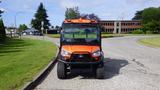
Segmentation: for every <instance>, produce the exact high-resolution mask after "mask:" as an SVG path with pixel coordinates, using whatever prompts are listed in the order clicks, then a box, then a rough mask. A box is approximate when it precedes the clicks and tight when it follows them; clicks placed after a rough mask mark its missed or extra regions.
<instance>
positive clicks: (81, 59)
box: [71, 54, 93, 62]
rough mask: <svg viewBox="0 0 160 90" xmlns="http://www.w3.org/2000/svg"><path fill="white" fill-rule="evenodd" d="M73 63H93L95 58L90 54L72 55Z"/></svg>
mask: <svg viewBox="0 0 160 90" xmlns="http://www.w3.org/2000/svg"><path fill="white" fill-rule="evenodd" d="M71 61H72V62H92V61H93V58H92V57H91V55H90V54H72V55H71Z"/></svg>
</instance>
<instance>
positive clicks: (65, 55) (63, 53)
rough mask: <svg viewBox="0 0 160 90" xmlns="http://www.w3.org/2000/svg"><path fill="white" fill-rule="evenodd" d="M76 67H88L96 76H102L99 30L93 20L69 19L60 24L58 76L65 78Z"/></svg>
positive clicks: (102, 66)
mask: <svg viewBox="0 0 160 90" xmlns="http://www.w3.org/2000/svg"><path fill="white" fill-rule="evenodd" d="M77 67H79V68H83V69H85V68H86V67H90V68H91V69H92V70H93V72H95V74H96V77H97V78H103V77H104V64H103V52H102V48H101V30H100V28H99V25H98V22H97V21H95V20H88V19H81V18H80V19H70V20H65V21H64V22H63V24H62V30H61V38H60V54H59V58H58V65H57V76H58V78H60V79H65V78H66V76H67V73H68V72H70V71H71V69H73V68H77ZM84 67H85V68H84Z"/></svg>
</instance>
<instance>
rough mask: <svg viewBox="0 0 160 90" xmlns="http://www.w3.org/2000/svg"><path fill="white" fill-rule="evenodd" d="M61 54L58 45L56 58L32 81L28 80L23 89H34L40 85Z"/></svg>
mask: <svg viewBox="0 0 160 90" xmlns="http://www.w3.org/2000/svg"><path fill="white" fill-rule="evenodd" d="M58 54H59V48H58V46H57V53H56V58H53V59H52V60H51V62H50V63H49V64H48V65H47V66H46V67H45V68H44V69H43V70H42V71H41V72H40V73H39V74H38V75H37V76H36V77H35V78H34V79H33V80H32V81H31V82H28V83H27V84H26V85H25V86H24V87H23V88H22V89H21V90H33V89H34V88H35V87H36V86H38V85H39V84H40V83H41V82H42V81H43V80H44V79H45V78H46V77H47V75H48V74H49V73H50V71H51V70H52V69H53V68H54V66H55V64H56V62H57V58H58Z"/></svg>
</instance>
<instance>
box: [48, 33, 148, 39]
mask: <svg viewBox="0 0 160 90" xmlns="http://www.w3.org/2000/svg"><path fill="white" fill-rule="evenodd" d="M142 35H145V34H102V35H101V36H102V38H112V37H123V36H142ZM47 36H49V37H52V38H60V34H48V35H47Z"/></svg>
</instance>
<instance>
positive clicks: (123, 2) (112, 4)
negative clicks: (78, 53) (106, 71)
mask: <svg viewBox="0 0 160 90" xmlns="http://www.w3.org/2000/svg"><path fill="white" fill-rule="evenodd" d="M0 1H2V3H0V9H1V10H4V11H5V12H4V13H3V15H2V18H3V20H4V23H5V25H6V26H14V25H15V17H16V23H17V26H18V25H19V24H26V25H28V26H30V22H31V19H32V18H34V14H35V13H36V11H37V8H38V6H39V4H40V2H43V4H44V6H45V8H46V10H47V14H48V16H49V17H48V19H49V20H50V23H51V24H52V25H53V26H55V25H61V23H62V22H63V20H64V13H65V10H66V8H67V7H68V8H70V7H75V6H78V7H79V9H80V13H95V14H96V15H98V16H99V18H100V19H101V20H122V19H123V20H131V19H132V18H133V17H134V15H135V13H136V11H139V10H143V9H144V8H148V7H160V0H0Z"/></svg>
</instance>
